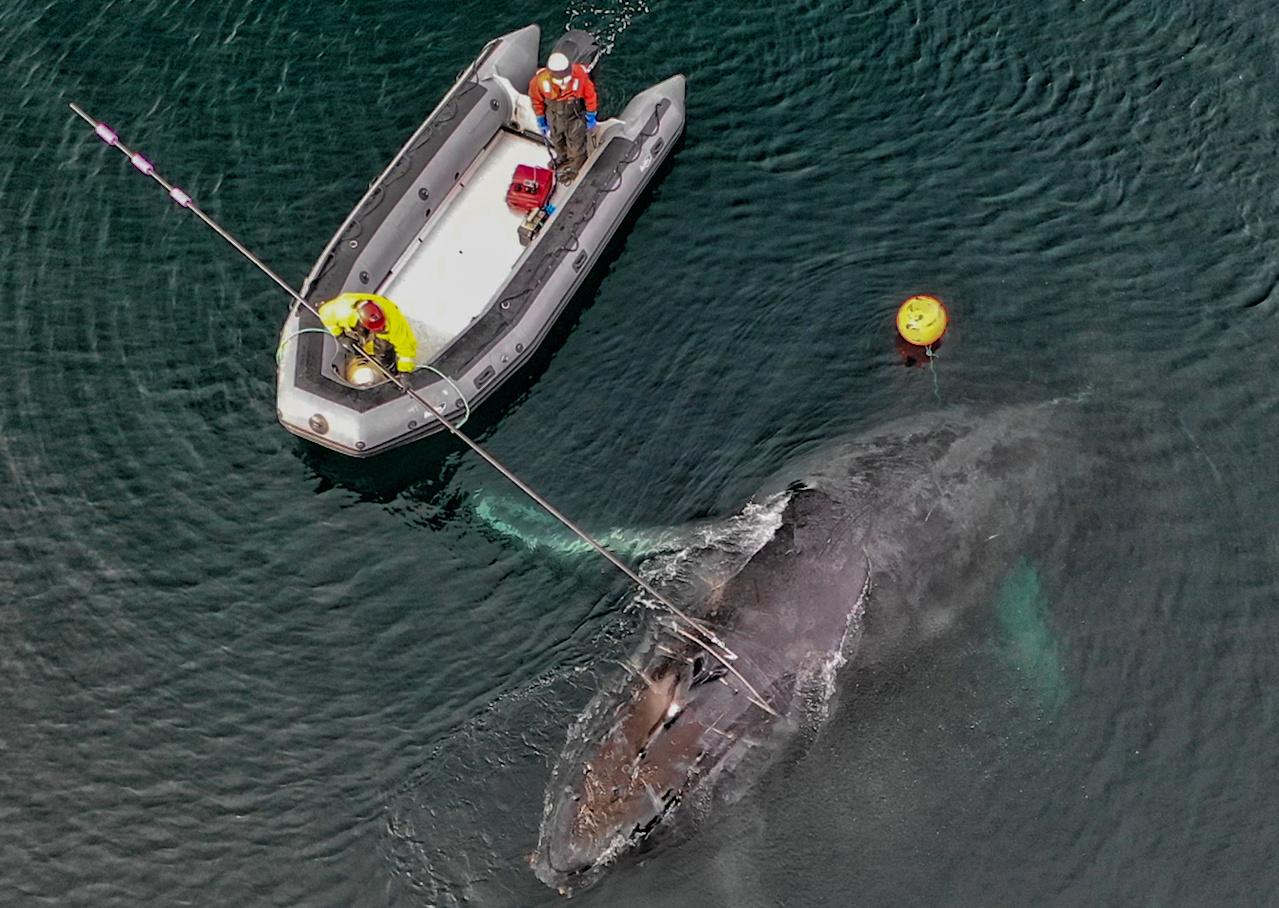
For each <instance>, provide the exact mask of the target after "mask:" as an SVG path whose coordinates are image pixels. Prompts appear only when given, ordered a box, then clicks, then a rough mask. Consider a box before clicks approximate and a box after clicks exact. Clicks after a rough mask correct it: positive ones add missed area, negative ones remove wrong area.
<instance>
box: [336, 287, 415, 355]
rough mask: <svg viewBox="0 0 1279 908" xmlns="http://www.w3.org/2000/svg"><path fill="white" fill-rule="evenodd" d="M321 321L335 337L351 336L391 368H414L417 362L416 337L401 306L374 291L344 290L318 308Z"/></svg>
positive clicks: (366, 351)
mask: <svg viewBox="0 0 1279 908" xmlns="http://www.w3.org/2000/svg"><path fill="white" fill-rule="evenodd" d="M319 313H320V321H321V322H323V323H324V327H325V328H328V329H329V333H330V334H332V335H333V336H334V337H342V336H343V335H345V336H346V337H349V338H351V339H352V340H354V341H355V342H356V343H357V344H359V345H360V348H361V349H362V350H363V351H364V352H365V353H367V354H369V355H370V356H372V357H373V358H375V359H376V360H378V362H380V363H382V364H383V365H384V366H386V367H387V368H388V369H389V368H391V366H392V365H394V366H395V368H396V369H397V370H399V371H400V372H412V371H413V369H414V368H415V367H416V366H417V362H416V359H417V337H415V336H414V334H413V329H412V328H411V327H409V322H408V319H406V318H405V317H404V313H402V312H400V307H399V306H397V305H395V303H393V302H391V301H390V300H389V299H387V298H386V297H384V296H377V295H375V294H372V293H343V294H342V295H341V296H335V297H334V298H333V299H331V300H329V301H328V302H327V303H325V304H324V305H322V306H321V307H320V309H319Z"/></svg>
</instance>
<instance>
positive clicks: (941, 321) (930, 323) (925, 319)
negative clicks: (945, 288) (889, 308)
mask: <svg viewBox="0 0 1279 908" xmlns="http://www.w3.org/2000/svg"><path fill="white" fill-rule="evenodd" d="M897 330H898V331H899V332H900V333H901V336H902V337H903V338H905V339H906V341H908V342H909V343H912V344H915V345H916V346H918V347H927V346H928V345H929V344H934V343H936V342H937V339H938V338H940V337H941V336H942V335H943V334H945V333H946V307H945V306H943V305H942V304H941V301H940V300H938V299H937V298H936V297H935V296H912V297H911V298H910V299H908V300H906V302H904V303H902V305H901V308H900V309H898V310H897Z"/></svg>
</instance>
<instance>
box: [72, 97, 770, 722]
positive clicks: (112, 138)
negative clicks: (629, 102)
mask: <svg viewBox="0 0 1279 908" xmlns="http://www.w3.org/2000/svg"><path fill="white" fill-rule="evenodd" d="M70 106H71V109H72V110H73V111H75V112H76V115H77V116H79V117H80V118H81V119H82V120H84V121H85V122H86V123H88V124H89V125H90V126H92V127H93V131H94V132H95V133H96V134H97V136H98V138H100V139H102V141H104V142H106V143H107V144H108V145H110V146H112V147H114V148H118V149H119V150H120V152H121V153H122V154H124V155H125V157H127V158H128V159H129V162H130V163H131V164H132V165H133V166H134V167H135V168H136V169H137V170H138V171H139V172H141V173H143V174H145V175H146V176H149V177H151V179H153V180H155V181H156V182H157V183H159V184H160V185H161V186H163V187H164V189H165V191H166V192H167V193H168V194H169V198H171V199H173V201H174V202H176V203H177V205H178V206H179V207H181V208H185V209H187V210H188V211H190V212H192V213H193V214H195V216H196V217H198V218H199V219H200V220H202V221H204V223H205V224H207V225H209V227H211V228H212V229H213V231H214V232H215V233H217V234H218V236H220V237H222V238H223V239H224V240H226V241H227V242H228V243H230V244H231V245H232V246H233V247H234V248H235V249H236V251H237V252H239V253H240V254H241V255H243V256H244V257H245V258H246V259H248V260H249V261H250V262H252V263H253V264H254V265H256V266H257V268H258V270H260V271H261V272H262V273H263V274H265V275H266V276H267V277H269V278H271V280H273V281H275V283H276V284H278V285H279V286H280V287H281V289H283V290H284V292H286V293H287V294H288V295H289V296H290V297H292V298H293V300H294V302H295V303H297V304H298V305H300V306H303V307H304V308H306V309H307V311H309V312H311V313H312V314H313V315H315V317H316V318H319V317H320V313H319V311H318V310H317V309H316V308H315V306H313V305H311V303H310V302H308V301H307V300H306V299H305V298H303V296H302V295H301V294H300V293H298V292H297V291H296V290H294V289H293V287H292V286H291V285H290V284H289V283H288V282H287V281H286V280H284V278H282V277H280V276H279V275H278V274H276V273H275V272H274V271H272V270H271V269H270V268H269V267H267V265H266V263H265V262H263V261H262V260H261V259H259V258H258V257H257V256H256V255H254V254H253V253H252V252H250V251H249V249H248V248H247V247H246V246H245V245H244V244H243V243H241V242H240V241H239V240H237V239H236V238H235V237H234V236H232V235H231V234H230V233H229V232H228V231H226V230H224V229H223V228H222V226H221V225H220V224H218V222H217V221H215V220H214V219H213V218H211V217H210V216H209V215H207V214H205V212H204V211H203V210H202V209H201V208H200V207H199V206H198V205H196V204H195V201H194V200H193V199H192V198H191V196H190V195H188V194H187V193H186V192H184V191H183V190H182V189H180V188H178V187H177V186H175V185H174V184H172V183H170V182H169V181H168V180H166V179H165V178H164V177H162V176H160V174H158V173H157V172H156V170H155V165H154V164H152V163H151V162H150V161H148V160H147V159H146V158H144V157H143V156H142V155H141V154H139V153H137V152H134V151H131V150H129V148H127V147H126V146H125V145H124V143H123V142H121V141H120V137H119V135H118V134H117V133H116V132H115V130H113V129H111V127H109V126H107V124H105V123H102V122H100V121H98V120H95V119H93V117H91V116H89V115H88V114H87V113H85V111H84V110H83V109H82V108H81V107H79V105H77V104H74V103H73V104H71V105H70ZM355 349H356V351H357V352H358V353H359V354H360V356H362V357H363V358H364V359H365V361H366V362H368V363H369V365H371V366H373V368H375V369H377V370H378V371H380V372H381V373H382V375H383V376H385V377H386V379H387V380H388V381H390V382H392V383H393V384H394V385H395V386H396V387H398V388H399V389H400V391H401V392H403V393H404V394H405V395H407V396H408V397H411V398H412V399H413V400H415V401H416V402H417V403H419V404H421V405H422V407H423V408H424V409H425V411H426V413H427V414H429V415H430V416H433V417H435V418H436V419H438V420H439V421H440V424H441V425H442V426H444V428H446V429H448V431H449V432H451V433H452V434H453V435H454V436H456V437H457V438H458V439H459V440H461V441H462V442H463V443H464V444H465V445H466V446H467V447H469V448H470V449H471V450H472V451H474V452H475V453H476V454H478V455H479V456H480V457H481V458H483V459H484V461H485V462H486V463H488V465H489V466H491V467H492V468H493V469H495V470H497V471H498V472H499V473H501V474H502V475H503V476H505V477H506V478H507V480H509V481H510V482H511V483H512V484H513V485H515V486H516V487H518V488H519V489H520V490H521V491H522V492H524V494H526V495H528V497H529V498H531V499H533V501H535V502H537V504H538V505H540V506H541V507H542V508H543V509H544V510H545V511H546V512H547V513H548V514H550V515H551V516H552V517H554V518H555V519H556V520H558V521H559V522H560V523H562V524H564V526H566V527H567V528H568V529H570V530H572V531H573V533H575V534H576V535H577V536H578V537H579V538H580V539H581V540H582V541H583V542H585V543H586V544H587V545H589V546H590V547H591V548H593V549H595V551H597V552H598V553H599V554H600V555H602V556H603V557H604V558H605V560H607V561H608V562H609V563H611V564H612V565H613V566H614V567H616V568H617V569H618V570H620V571H621V572H622V573H623V574H625V575H626V576H627V577H629V578H630V579H631V581H633V582H634V583H635V585H636V586H638V587H639V588H640V589H641V590H642V591H643V592H645V593H647V594H648V595H649V596H651V597H652V598H653V599H654V600H655V601H656V602H657V603H659V604H660V605H661V606H663V607H664V608H666V609H667V610H668V611H669V612H670V613H671V614H672V615H674V616H675V617H676V618H678V619H679V620H680V621H682V622H684V624H685V625H687V626H688V627H689V628H690V629H692V630H693V631H695V632H696V635H697V636H694V635H692V634H686V636H688V639H690V640H692V641H693V642H695V643H697V644H698V645H699V646H701V647H702V649H704V650H706V652H707V653H709V654H710V655H711V656H713V657H714V658H715V659H717V660H719V661H720V662H722V663H723V664H724V665H725V666H726V667H728V668H729V669H732V665H731V663H732V661H733V660H735V659H736V658H737V654H736V653H734V652H733V651H732V650H731V649H729V648H728V646H727V645H726V644H725V643H724V641H723V640H721V639H720V638H719V637H718V635H716V634H715V632H714V631H712V630H711V629H710V628H709V627H707V626H706V625H704V624H703V623H702V622H700V621H697V620H696V619H694V618H693V617H692V616H690V615H687V614H685V613H684V612H683V611H682V610H680V609H679V608H677V607H676V606H675V605H674V604H673V603H671V602H670V601H669V600H668V599H667V598H666V597H665V596H663V595H662V594H661V593H659V592H658V591H657V590H655V589H653V587H652V586H651V585H649V584H648V583H647V582H646V581H645V580H644V579H643V578H642V577H640V576H639V574H637V573H635V571H634V570H633V569H632V568H631V567H630V565H628V564H626V563H625V562H623V561H622V560H621V559H620V558H618V557H617V556H616V555H614V554H613V553H612V552H610V551H608V550H607V549H606V548H604V546H602V545H600V543H599V542H597V541H596V540H595V538H594V537H593V536H591V535H590V534H589V533H587V532H586V531H585V530H583V529H582V528H581V527H579V526H578V525H577V524H576V523H574V522H573V521H572V520H569V518H568V517H566V516H565V515H564V514H563V513H561V512H560V511H559V509H557V508H555V507H554V506H553V505H552V504H551V503H550V502H549V501H547V500H546V499H545V498H543V497H542V496H541V495H539V494H537V492H534V491H533V490H532V489H531V488H530V487H529V486H528V484H527V483H525V482H524V481H523V480H522V479H520V478H519V477H518V476H516V475H515V474H514V473H512V472H511V471H510V470H508V469H507V468H506V467H505V466H503V465H502V464H501V462H499V461H498V460H497V458H495V457H494V456H493V455H492V454H490V453H489V452H488V451H486V450H484V448H482V447H480V445H479V443H477V442H476V441H474V440H473V439H472V438H471V437H470V436H469V435H467V434H466V433H465V432H463V431H461V430H460V429H459V428H458V427H457V425H455V424H454V423H453V422H452V421H451V420H449V419H447V418H446V417H445V416H444V414H443V413H442V412H440V411H439V410H437V409H436V408H435V407H433V406H432V405H431V404H430V403H428V402H427V401H426V400H425V399H424V398H423V397H422V395H420V394H418V393H417V392H416V391H415V390H413V388H412V387H410V386H409V385H408V384H407V383H406V382H405V381H404V380H403V379H401V378H400V376H399V374H398V373H393V372H391V371H390V370H389V369H387V367H386V366H385V365H383V364H382V363H381V362H379V361H378V360H377V359H375V358H373V357H372V356H370V355H368V354H367V353H365V352H364V351H363V350H361V349H360V348H359V346H358V345H356V346H355ZM443 407H444V405H441V407H440V409H441V410H442V409H443ZM467 412H468V413H469V412H470V411H469V407H468V411H467ZM685 633H686V632H685ZM734 674H736V675H737V677H738V678H739V679H740V680H741V681H742V683H743V684H746V687H747V689H748V690H750V691H751V692H752V693H754V688H752V687H751V686H750V684H749V683H747V682H746V679H745V678H742V677H741V675H740V673H737V672H734ZM755 696H758V694H755ZM752 702H754V701H753V700H752ZM759 705H760V706H761V707H762V708H764V709H766V710H767V711H768V712H769V713H772V714H773V715H777V713H776V711H774V710H773V709H772V708H771V707H770V706H768V704H767V703H766V702H764V701H763V699H762V698H760V703H759Z"/></svg>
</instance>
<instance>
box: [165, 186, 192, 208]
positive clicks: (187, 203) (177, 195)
mask: <svg viewBox="0 0 1279 908" xmlns="http://www.w3.org/2000/svg"><path fill="white" fill-rule="evenodd" d="M169 198H171V199H173V201H175V202H177V203H178V204H179V205H181V206H182V207H183V208H190V207H191V197H190V196H189V195H187V194H186V193H185V192H183V191H182V190H181V189H179V188H178V187H176V186H174V187H173V188H172V189H170V190H169Z"/></svg>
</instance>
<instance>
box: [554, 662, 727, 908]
mask: <svg viewBox="0 0 1279 908" xmlns="http://www.w3.org/2000/svg"><path fill="white" fill-rule="evenodd" d="M654 652H655V653H656V654H657V655H658V658H657V659H656V660H646V663H647V664H645V665H644V667H642V668H641V667H636V666H634V665H632V666H631V667H630V671H629V672H627V673H626V674H625V675H623V676H621V677H620V678H619V681H620V682H621V683H620V684H617V685H615V688H614V690H612V691H611V692H610V696H607V697H597V698H596V700H595V702H594V706H595V709H592V710H588V712H587V713H586V715H585V716H584V717H583V721H581V722H579V724H578V726H577V728H576V729H575V730H574V733H573V736H572V740H573V741H575V742H576V744H575V745H571V746H572V748H573V750H575V751H576V753H575V755H574V757H573V758H572V759H569V760H563V761H561V763H560V765H559V767H557V771H556V775H555V777H553V779H552V783H551V786H550V788H549V790H548V792H547V805H546V812H545V816H544V819H543V823H542V836H541V842H540V843H539V848H538V851H537V852H536V853H535V854H534V856H533V858H532V865H533V869H534V871H535V872H536V873H537V875H538V877H539V878H541V879H542V880H543V881H544V882H546V883H547V884H548V885H551V886H552V887H554V888H557V889H560V890H562V891H565V892H568V891H571V890H572V889H575V888H578V887H580V886H583V885H586V884H588V883H589V882H590V881H592V880H593V879H594V876H595V875H596V871H597V870H599V869H602V868H603V867H604V866H605V865H607V864H608V863H610V862H611V861H612V859H613V858H614V857H616V856H617V855H618V854H620V853H622V852H624V851H628V850H630V849H632V848H634V846H635V845H636V844H637V843H639V842H640V841H642V840H643V839H644V838H645V837H646V836H647V835H648V833H649V832H651V831H652V830H653V829H654V828H655V827H656V826H657V825H658V824H659V823H661V822H662V820H663V819H664V818H665V817H666V816H667V814H668V813H669V812H670V811H671V810H672V809H673V808H674V807H675V805H676V804H678V803H680V801H681V800H682V799H684V798H685V796H686V795H687V794H688V793H689V791H690V790H691V789H692V788H693V787H694V786H695V784H696V782H697V780H698V779H699V778H700V777H701V776H702V774H703V773H704V772H705V771H706V769H707V768H708V767H709V766H711V765H713V764H714V762H715V758H716V757H717V756H718V755H719V754H720V753H721V752H722V751H723V749H724V746H725V745H726V744H728V743H729V742H730V738H729V737H728V736H726V735H725V734H724V733H722V732H719V731H717V729H716V728H715V727H714V721H715V718H719V719H721V720H723V719H724V718H726V717H727V716H729V715H731V714H734V713H736V712H737V708H736V704H733V703H732V702H731V701H733V700H734V699H743V698H740V697H738V696H737V695H736V693H735V691H734V689H733V688H731V687H729V686H727V685H723V684H720V683H718V682H719V680H720V679H721V678H722V677H723V675H724V674H726V672H727V669H726V668H725V666H724V665H723V664H722V663H721V662H720V661H718V660H717V659H715V658H714V657H712V656H711V655H709V654H708V653H707V652H705V651H701V650H699V648H698V647H697V646H695V645H692V644H690V643H688V641H684V645H683V646H678V645H673V642H672V641H671V640H667V641H666V642H656V641H655V642H654Z"/></svg>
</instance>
